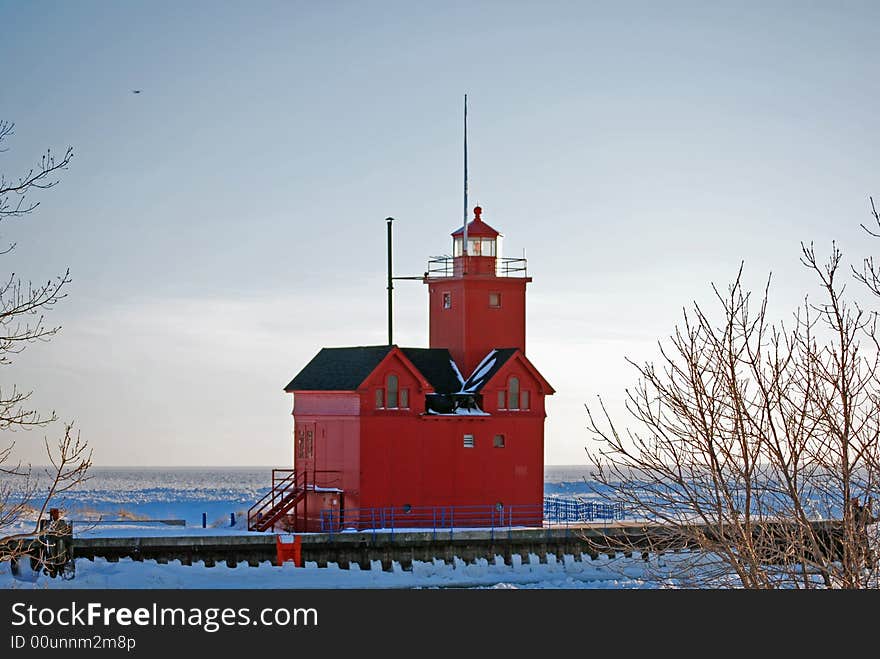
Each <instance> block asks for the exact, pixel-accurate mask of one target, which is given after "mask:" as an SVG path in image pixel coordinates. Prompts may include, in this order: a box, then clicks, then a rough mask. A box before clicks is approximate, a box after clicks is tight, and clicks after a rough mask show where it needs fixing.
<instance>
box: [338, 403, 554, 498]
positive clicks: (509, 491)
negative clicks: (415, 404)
mask: <svg viewBox="0 0 880 659" xmlns="http://www.w3.org/2000/svg"><path fill="white" fill-rule="evenodd" d="M465 433H469V434H473V435H474V448H465V447H464V445H463V436H464V434H465ZM495 434H503V435H504V437H505V446H504V448H494V447H493V439H494V436H495ZM543 465H544V419H543V416H536V415H533V414H525V413H520V414H519V415H514V414H510V415H505V416H498V417H482V418H473V417H449V416H423V417H410V418H407V419H387V418H381V417H375V416H374V417H372V418H370V419H365V420H364V423H363V424H362V438H361V470H362V478H361V498H360V503H361V506H363V507H373V506H375V507H385V506H402V505H404V504H410V505H412V506H467V505H494V504H496V503H498V502H499V501H500V502H502V503H503V504H504V505H505V506H508V505H523V504H528V505H534V506H537V505H540V504H541V503H542V501H543V495H544V469H543ZM346 505H348V504H346Z"/></svg>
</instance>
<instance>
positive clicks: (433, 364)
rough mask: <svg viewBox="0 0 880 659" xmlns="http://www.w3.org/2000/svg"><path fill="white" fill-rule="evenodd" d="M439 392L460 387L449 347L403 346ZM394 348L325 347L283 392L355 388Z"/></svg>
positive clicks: (404, 352) (402, 349)
mask: <svg viewBox="0 0 880 659" xmlns="http://www.w3.org/2000/svg"><path fill="white" fill-rule="evenodd" d="M400 350H401V352H403V354H404V355H406V357H407V358H408V359H409V360H410V361H411V362H412V363H413V365H414V366H415V367H416V368H417V369H418V370H419V372H420V373H421V374H422V375H423V376H424V378H425V379H426V380H427V381H428V382H430V383H431V386H432V387H434V389H435V391H437V392H438V393H451V392H454V391H458V390H459V389H461V382H460V381H459V379H458V376H457V375H456V374H455V371H454V370H453V368H452V363H451V362H452V357H451V356H450V354H449V350H447V349H446V348H401V349H400ZM390 351H391V346H387V345H386V346H358V347H354V348H322V349H321V351H320V352H319V353H318V354H317V355H315V357H314V358H313V359H312V361H310V362H309V363H308V364H306V365H305V368H303V370H301V371H300V372H299V374H298V375H297V376H296V377H295V378H293V380H291V381H290V383H289V384H288V385H287V386H286V387H284V391H287V392H291V391H354V390H355V389H357V388H358V387H359V386H360V385H361V383H362V382H363V381H364V380H365V379H366V378H367V376H368V375H370V373H372V372H373V370H374V369H375V368H376V367H377V366H378V365H379V362H381V361H382V360H383V359H385V357H386V355H388V353H389V352H390Z"/></svg>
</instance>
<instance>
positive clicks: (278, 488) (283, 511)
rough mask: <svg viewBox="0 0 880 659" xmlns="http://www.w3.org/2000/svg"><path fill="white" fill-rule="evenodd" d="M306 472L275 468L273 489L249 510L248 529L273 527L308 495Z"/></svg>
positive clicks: (255, 529)
mask: <svg viewBox="0 0 880 659" xmlns="http://www.w3.org/2000/svg"><path fill="white" fill-rule="evenodd" d="M307 490H308V487H307V483H306V472H304V471H303V472H300V473H299V474H298V473H297V472H296V471H295V470H293V469H273V470H272V489H271V490H269V492H267V493H266V495H265V496H264V497H263V498H262V499H260V500H259V501H257V503H255V504H254V505H253V506H251V508H250V510H248V530H249V531H266V530H267V529H271V528H272V527H273V526H275V524H277V523H278V522H279V521H280V520H281V519H282V518H283V517H285V516H286V515H287V514H288V513H289V512H290V510H291V509H294V508H295V507H296V505H297V504H298V503H300V502H301V501H302V500H303V499H305V497H306V492H307Z"/></svg>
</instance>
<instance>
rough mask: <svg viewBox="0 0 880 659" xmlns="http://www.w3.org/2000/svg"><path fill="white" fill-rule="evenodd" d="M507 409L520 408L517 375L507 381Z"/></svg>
mask: <svg viewBox="0 0 880 659" xmlns="http://www.w3.org/2000/svg"><path fill="white" fill-rule="evenodd" d="M507 409H509V410H518V409H519V378H517V377H512V378H510V380H508V381H507Z"/></svg>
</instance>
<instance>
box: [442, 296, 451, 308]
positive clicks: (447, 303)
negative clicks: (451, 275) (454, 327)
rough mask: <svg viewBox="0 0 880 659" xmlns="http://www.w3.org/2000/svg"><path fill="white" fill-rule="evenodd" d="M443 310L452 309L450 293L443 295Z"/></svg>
mask: <svg viewBox="0 0 880 659" xmlns="http://www.w3.org/2000/svg"><path fill="white" fill-rule="evenodd" d="M443 308H444V309H451V308H452V293H444V294H443Z"/></svg>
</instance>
